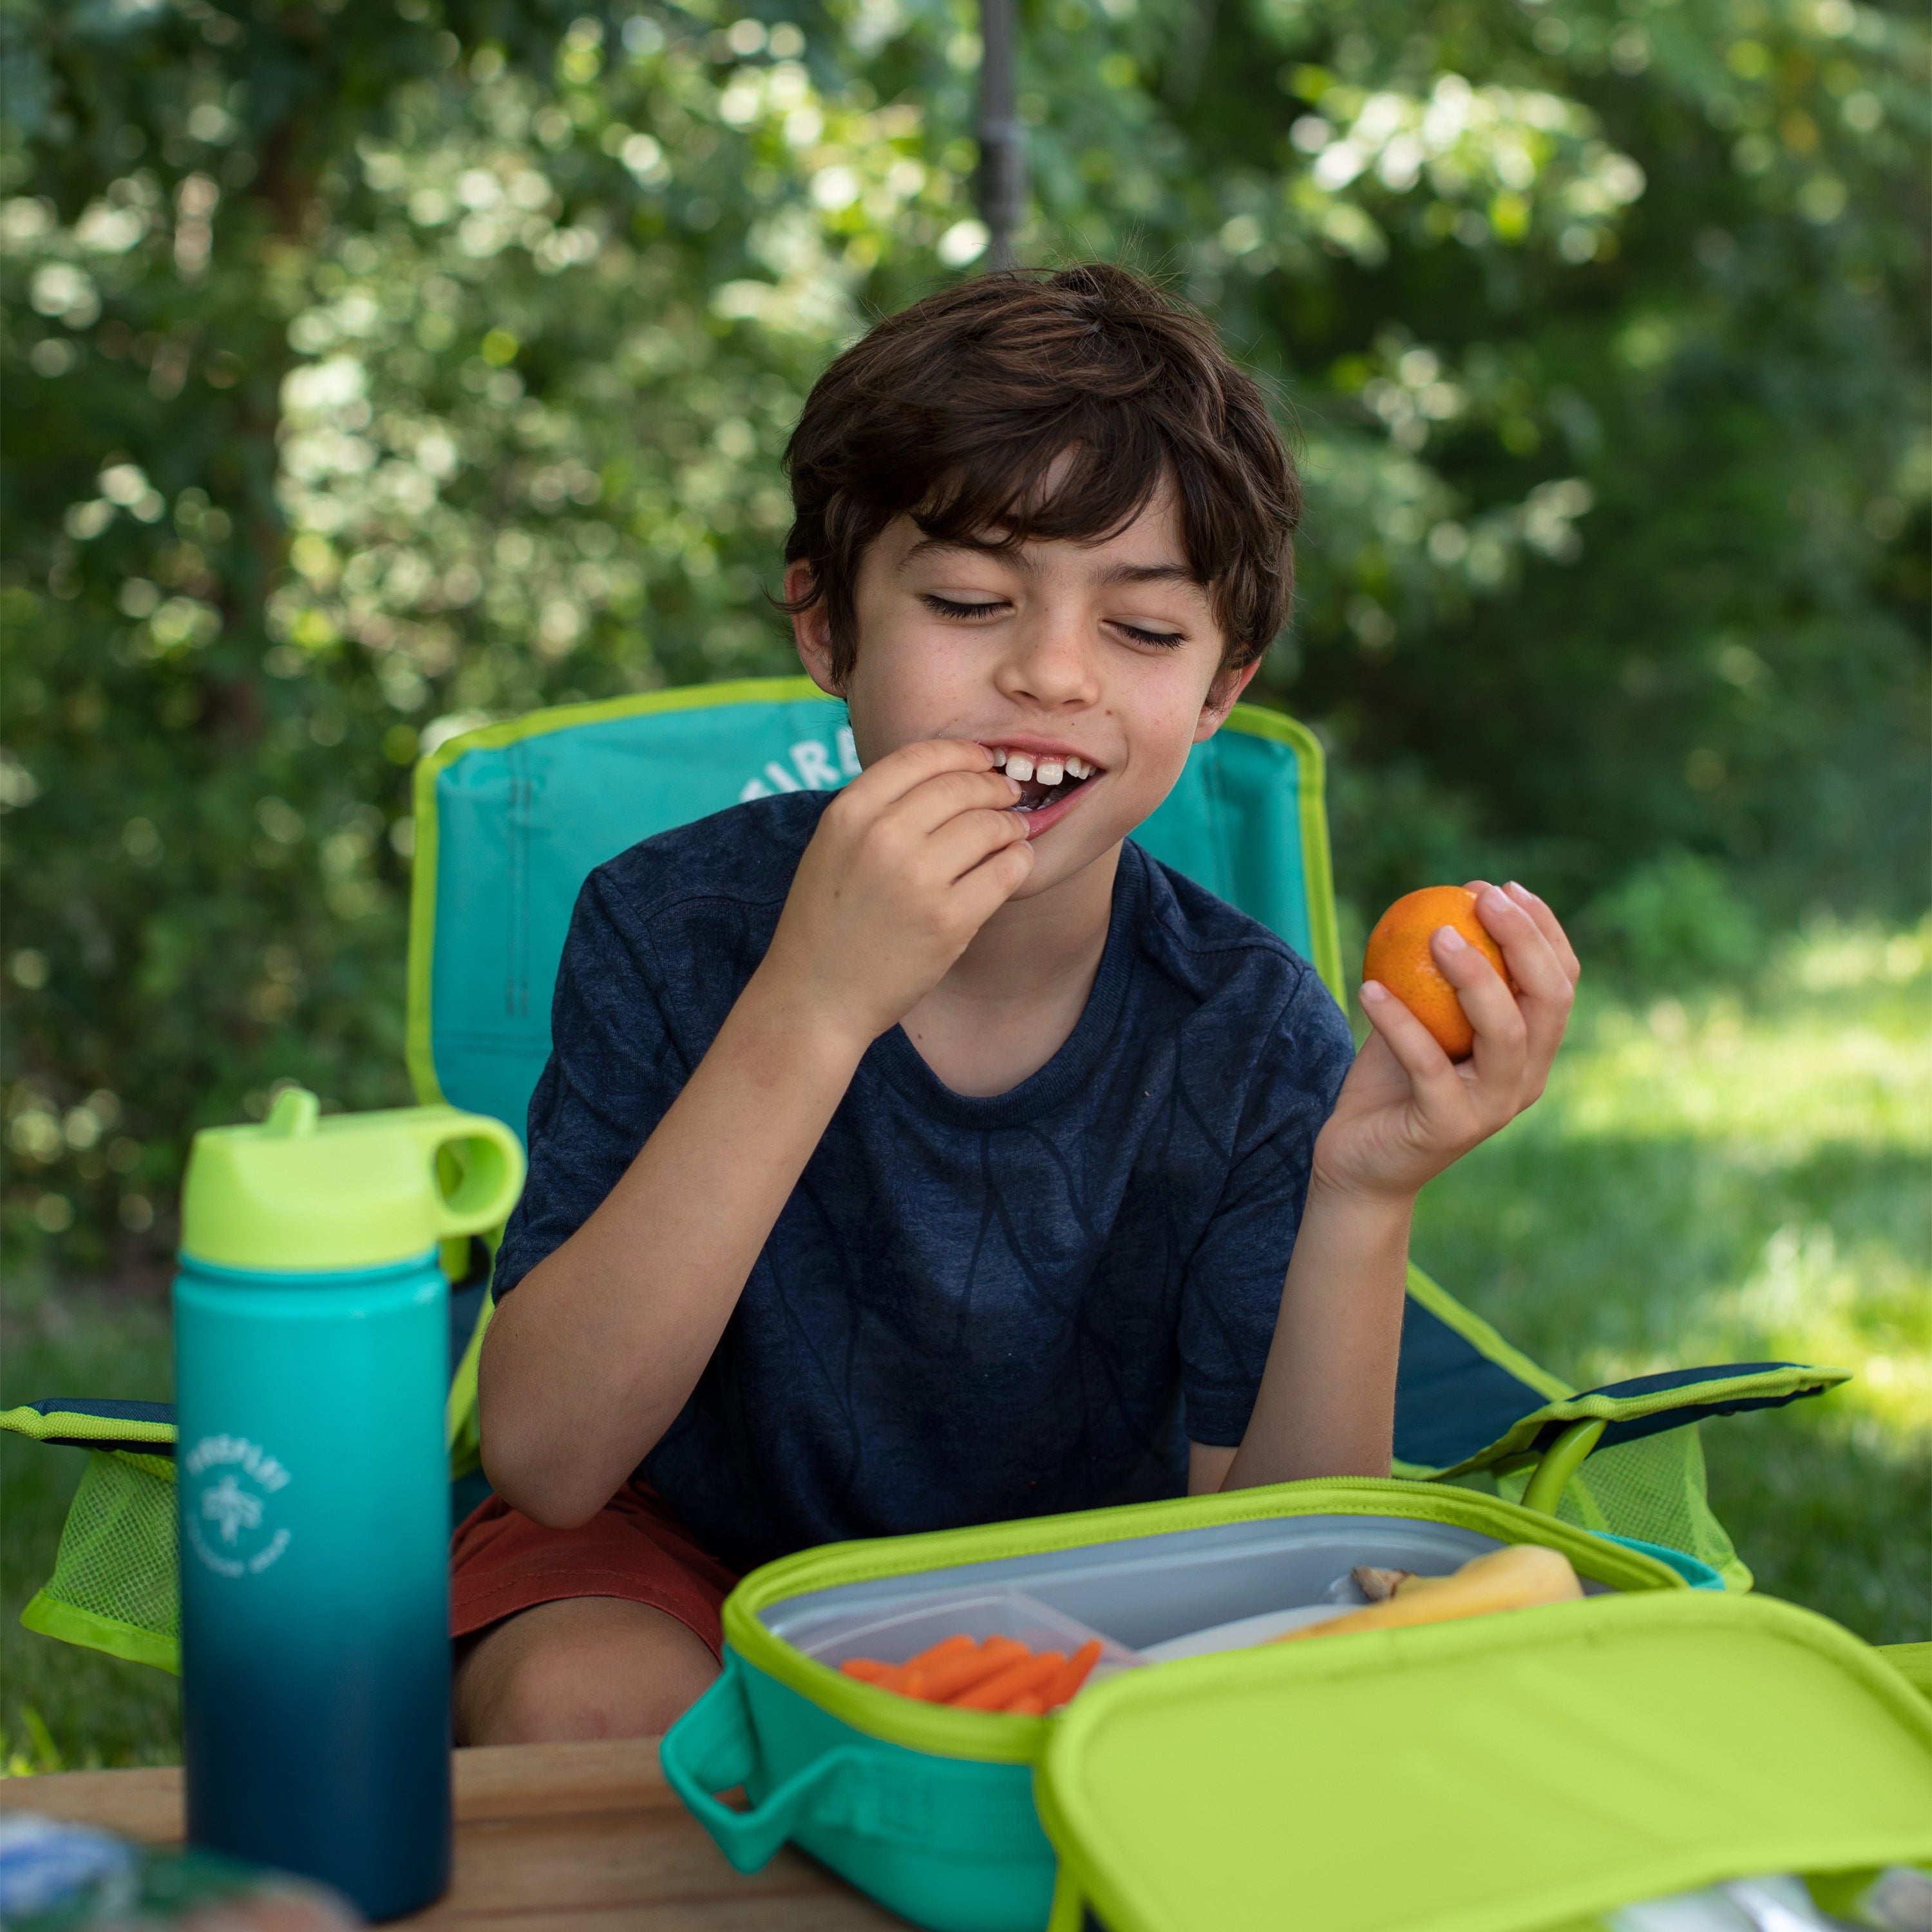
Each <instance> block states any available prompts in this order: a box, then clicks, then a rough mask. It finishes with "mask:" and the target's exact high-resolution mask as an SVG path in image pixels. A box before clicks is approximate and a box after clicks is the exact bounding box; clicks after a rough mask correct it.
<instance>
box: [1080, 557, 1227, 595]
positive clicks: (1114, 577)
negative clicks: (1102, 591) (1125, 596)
mask: <svg viewBox="0 0 1932 1932" xmlns="http://www.w3.org/2000/svg"><path fill="white" fill-rule="evenodd" d="M1100 581H1101V582H1102V583H1191V584H1193V586H1194V587H1195V588H1196V589H1197V590H1205V589H1206V588H1207V586H1206V585H1205V584H1204V583H1202V581H1201V580H1200V578H1199V577H1196V575H1195V574H1194V573H1193V571H1191V570H1190V569H1189V568H1188V567H1187V565H1186V564H1184V563H1117V564H1115V565H1113V566H1112V568H1110V569H1108V570H1106V571H1103V573H1102V574H1101V577H1100Z"/></svg>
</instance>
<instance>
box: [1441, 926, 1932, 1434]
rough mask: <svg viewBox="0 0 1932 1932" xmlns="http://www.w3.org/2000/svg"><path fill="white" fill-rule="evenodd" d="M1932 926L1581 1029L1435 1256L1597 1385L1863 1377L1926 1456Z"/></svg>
mask: <svg viewBox="0 0 1932 1932" xmlns="http://www.w3.org/2000/svg"><path fill="white" fill-rule="evenodd" d="M1928 994H1932V925H1928V926H1920V927H1918V928H1917V929H1914V930H1912V931H1909V932H1903V933H1899V932H1891V933H1888V932H1883V931H1882V930H1879V929H1873V928H1868V927H1856V928H1849V927H1843V926H1833V925H1822V926H1817V928H1815V929H1811V930H1809V931H1808V932H1807V933H1806V934H1805V935H1802V937H1800V938H1797V939H1795V940H1793V941H1791V942H1790V943H1789V944H1787V945H1786V946H1785V947H1783V948H1781V949H1780V950H1778V951H1777V952H1776V953H1775V954H1774V955H1773V956H1772V960H1771V961H1770V962H1769V964H1768V965H1767V967H1766V971H1765V972H1764V974H1763V977H1762V979H1761V980H1760V983H1759V984H1758V985H1757V986H1756V987H1754V988H1753V989H1748V990H1746V991H1743V992H1737V991H1727V992H1722V993H1712V994H1709V995H1706V996H1704V997H1702V998H1696V997H1689V996H1687V997H1685V998H1675V999H1667V1000H1664V1001H1658V1002H1655V1003H1654V1004H1651V1005H1649V1006H1648V1007H1635V1006H1622V1005H1616V1006H1611V1005H1605V1006H1601V1007H1598V1009H1597V1010H1596V1011H1595V1013H1591V1012H1589V1010H1587V1009H1586V1012H1585V1013H1584V1015H1583V1019H1582V1022H1581V1024H1580V1026H1579V1028H1578V1030H1577V1037H1575V1038H1574V1040H1573V1041H1572V1043H1571V1045H1570V1046H1568V1048H1567V1049H1565V1053H1564V1055H1563V1057H1562V1060H1561V1061H1560V1062H1559V1068H1558V1072H1557V1074H1556V1078H1555V1079H1553V1082H1552V1083H1551V1086H1550V1092H1549V1094H1548V1095H1547V1097H1546V1099H1545V1100H1544V1103H1543V1104H1542V1105H1541V1106H1540V1107H1539V1108H1538V1109H1537V1110H1536V1112H1535V1113H1534V1114H1532V1115H1529V1116H1528V1117H1527V1118H1525V1119H1524V1120H1523V1121H1522V1122H1520V1124H1518V1125H1517V1127H1514V1129H1512V1130H1511V1131H1510V1133H1508V1134H1506V1135H1505V1136H1503V1137H1502V1139H1501V1140H1500V1141H1499V1142H1498V1143H1496V1145H1493V1147H1491V1148H1485V1149H1484V1150H1483V1151H1481V1153H1479V1154H1478V1155H1477V1156H1476V1157H1474V1158H1473V1159H1472V1160H1470V1161H1469V1162H1467V1163H1465V1164H1464V1165H1463V1167H1462V1168H1460V1169H1457V1170H1455V1171H1454V1172H1451V1174H1450V1175H1447V1176H1445V1178H1444V1179H1443V1180H1442V1181H1439V1182H1438V1183H1437V1184H1436V1185H1435V1186H1434V1187H1433V1188H1432V1189H1431V1190H1430V1192H1429V1194H1428V1195H1427V1197H1426V1198H1425V1199H1424V1204H1423V1209H1422V1212H1421V1217H1420V1220H1419V1226H1418V1243H1417V1245H1418V1254H1419V1255H1420V1256H1421V1259H1423V1261H1424V1265H1427V1266H1430V1267H1432V1268H1436V1269H1438V1270H1439V1271H1443V1272H1444V1274H1445V1280H1447V1281H1448V1284H1449V1285H1450V1286H1451V1287H1452V1288H1453V1289H1455V1291H1456V1292H1458V1293H1460V1294H1463V1295H1466V1297H1467V1298H1469V1300H1470V1301H1472V1303H1473V1304H1475V1306H1476V1307H1478V1308H1479V1309H1481V1310H1482V1312H1483V1313H1485V1314H1486V1315H1487V1316H1490V1319H1493V1320H1495V1321H1496V1322H1498V1323H1499V1325H1501V1326H1502V1328H1504V1329H1505V1332H1507V1333H1508V1334H1511V1336H1512V1337H1513V1338H1514V1339H1516V1340H1518V1341H1519V1342H1520V1343H1522V1345H1523V1346H1525V1347H1526V1348H1528V1349H1530V1351H1531V1352H1532V1353H1535V1354H1539V1355H1544V1357H1546V1358H1547V1359H1548V1360H1549V1361H1550V1365H1551V1366H1552V1367H1554V1368H1556V1370H1559V1373H1564V1374H1565V1375H1568V1376H1571V1377H1572V1378H1573V1379H1575V1380H1577V1382H1580V1383H1586V1384H1587V1383H1592V1382H1604V1381H1609V1380H1613V1379H1616V1378H1619V1377H1621V1376H1632V1375H1640V1374H1644V1373H1649V1372H1652V1371H1653V1370H1659V1369H1664V1368H1668V1367H1676V1366H1679V1365H1684V1364H1691V1363H1695V1362H1699V1361H1725V1360H1746V1359H1751V1358H1759V1359H1762V1358H1782V1359H1792V1360H1797V1361H1811V1362H1818V1363H1826V1364H1834V1365H1836V1366H1838V1367H1845V1368H1849V1369H1850V1370H1852V1371H1853V1372H1854V1375H1855V1380H1854V1381H1853V1382H1852V1383H1851V1384H1849V1385H1848V1386H1847V1387H1846V1388H1844V1389H1843V1390H1841V1391H1839V1392H1838V1393H1837V1394H1834V1395H1832V1396H1831V1397H1828V1398H1827V1399H1826V1400H1827V1403H1828V1405H1829V1408H1830V1409H1831V1410H1832V1413H1833V1414H1834V1415H1836V1416H1839V1417H1841V1418H1843V1420H1844V1421H1846V1422H1847V1423H1849V1422H1850V1421H1852V1420H1854V1419H1855V1420H1856V1421H1858V1423H1859V1424H1861V1425H1864V1426H1866V1427H1876V1429H1877V1430H1879V1432H1880V1433H1881V1434H1882V1436H1885V1437H1886V1438H1888V1439H1891V1441H1893V1442H1894V1444H1895V1445H1896V1446H1897V1448H1898V1449H1899V1450H1900V1451H1903V1446H1904V1444H1905V1442H1906V1440H1907V1439H1911V1438H1915V1436H1917V1435H1918V1433H1919V1432H1921V1431H1924V1432H1929V1433H1932V1214H1928V1211H1927V1189H1926V1187H1925V1184H1924V1179H1925V1171H1926V1170H1925V1166H1924V1156H1925V1154H1926V1153H1927V1150H1928V1148H1932V1029H1928V1028H1927V1026H1926V1025H1925V1024H1924V1021H1925V1014H1926V1007H1927V995H1928Z"/></svg>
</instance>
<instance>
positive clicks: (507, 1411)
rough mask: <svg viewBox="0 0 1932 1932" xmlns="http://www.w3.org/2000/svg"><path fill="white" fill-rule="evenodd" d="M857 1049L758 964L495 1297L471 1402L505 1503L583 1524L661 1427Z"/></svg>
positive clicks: (842, 1086) (692, 1375) (691, 1382)
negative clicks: (642, 1122)
mask: <svg viewBox="0 0 1932 1932" xmlns="http://www.w3.org/2000/svg"><path fill="white" fill-rule="evenodd" d="M866 1044H867V1043H866V1042H865V1041H864V1040H859V1039H856V1037H852V1036H851V1035H850V1033H849V1031H841V1028H839V1027H838V1025H836V1024H835V1023H832V1022H828V1021H827V1020H826V1019H825V1018H824V1017H823V1016H822V1015H817V1016H815V1015H814V1014H813V1013H811V1012H809V1011H808V1010H805V1008H804V1007H803V1006H802V1004H801V1003H800V1002H799V1001H798V1000H797V999H796V998H795V997H794V996H793V994H792V993H791V992H790V989H789V988H788V987H787V985H786V984H785V983H784V981H783V980H781V979H780V978H778V977H775V976H768V975H767V974H766V972H765V971H764V970H763V969H760V972H759V973H758V974H754V976H753V977H752V979H751V981H750V983H748V985H747V986H746V987H745V991H744V992H743V993H742V995H739V999H738V1001H737V1003H736V1005H735V1006H734V1007H733V1008H732V1010H731V1012H730V1014H729V1016H727V1019H726V1020H725V1022H724V1025H723V1026H722V1027H721V1028H720V1029H719V1031H718V1037H717V1038H716V1040H715V1041H714V1042H713V1043H712V1046H711V1049H710V1051H709V1052H708V1053H706V1055H705V1057H704V1058H703V1061H701V1062H700V1064H699V1066H698V1067H697V1070H696V1071H695V1072H694V1073H693V1074H692V1076H691V1079H689V1081H688V1082H686V1083H685V1088H684V1091H682V1093H681V1094H679V1097H678V1098H677V1100H676V1102H675V1103H673V1106H671V1108H670V1110H669V1112H667V1113H666V1114H665V1115H664V1118H663V1119H662V1120H661V1121H660V1122H659V1123H658V1127H657V1130H656V1131H655V1133H652V1136H651V1137H650V1139H649V1140H648V1141H647V1142H646V1143H645V1145H644V1146H643V1149H642V1150H641V1151H640V1153H639V1154H638V1155H637V1158H636V1159H635V1160H634V1161H632V1163H631V1166H630V1167H629V1168H628V1169H627V1170H626V1171H625V1174H624V1176H623V1178H622V1179H621V1180H620V1181H619V1182H618V1183H617V1184H616V1187H614V1188H613V1189H612V1190H611V1191H610V1195H609V1196H607V1198H606V1199H605V1200H604V1203H603V1205H601V1207H599V1208H598V1210H597V1211H596V1212H595V1214H592V1216H591V1217H590V1218H589V1220H587V1221H586V1222H585V1223H584V1224H583V1226H582V1227H581V1228H580V1229H578V1230H577V1232H576V1233H575V1234H574V1235H572V1236H571V1238H570V1239H569V1240H568V1241H566V1242H565V1243H564V1244H563V1245H562V1247H559V1248H558V1249H557V1250H556V1251H555V1252H554V1253H552V1254H550V1255H549V1256H547V1257H546V1258H545V1259H544V1260H543V1261H542V1262H540V1263H539V1264H538V1265H537V1266H536V1267H535V1268H532V1270H531V1271H530V1272H529V1274H528V1275H526V1277H524V1278H523V1280H522V1281H521V1282H520V1283H519V1284H518V1285H517V1291H516V1292H515V1294H514V1295H511V1296H510V1297H509V1298H508V1299H507V1300H506V1301H505V1302H504V1304H503V1306H502V1309H501V1310H499V1313H498V1314H497V1316H496V1319H495V1320H494V1321H493V1322H492V1323H491V1325H490V1331H489V1334H488V1336H487V1340H486V1341H485V1343H484V1350H483V1356H482V1360H481V1365H480V1367H481V1373H480V1376H479V1388H478V1396H479V1402H480V1405H481V1415H480V1420H481V1428H482V1439H483V1443H484V1462H485V1466H486V1468H487V1471H488V1473H489V1475H490V1481H491V1482H492V1483H493V1484H494V1486H495V1487H496V1489H497V1490H498V1491H499V1493H501V1494H502V1496H504V1498H505V1500H506V1501H507V1502H509V1503H511V1505H513V1506H514V1508H518V1509H520V1510H522V1511H523V1512H524V1514H526V1515H529V1516H532V1517H535V1518H536V1519H537V1520H538V1521H541V1522H545V1523H551V1524H553V1525H557V1526H567V1525H568V1524H571V1523H577V1522H581V1521H584V1520H587V1519H588V1517H589V1516H590V1515H591V1514H592V1513H593V1512H594V1511H596V1510H597V1509H598V1508H601V1506H602V1505H603V1504H604V1502H605V1501H606V1500H607V1499H608V1498H609V1497H610V1496H611V1495H612V1494H613V1493H614V1492H615V1491H616V1489H617V1488H618V1487H619V1485H620V1484H622V1481H624V1479H625V1477H626V1476H627V1475H628V1474H629V1473H630V1472H631V1469H633V1468H634V1466H636V1464H637V1462H638V1460H640V1458H641V1457H643V1456H644V1455H645V1454H646V1453H648V1451H649V1450H650V1449H651V1448H652V1447H653V1446H654V1445H655V1443H656V1442H658V1439H659V1438H660V1437H661V1436H662V1435H663V1434H664V1431H665V1430H667V1428H668V1427H670V1424H671V1423H672V1422H673V1420H675V1418H676V1416H677V1414H678V1412H679V1410H680V1409H682V1407H683V1406H684V1403H685V1400H686V1399H687V1398H688V1397H689V1395H690V1394H691V1390H692V1389H693V1388H695V1387H696V1385H697V1380H698V1378H699V1376H700V1375H701V1374H702V1373H703V1370H704V1366H705V1364H706V1362H707V1361H709V1359H710V1357H711V1354H712V1350H713V1349H715V1346H717V1343H718V1337H719V1336H720V1335H721V1334H722V1333H723V1331H724V1325H725V1324H726V1323H727V1322H728V1321H729V1320H730V1316H731V1311H732V1310H733V1308H734V1307H736V1304H737V1300H738V1296H739V1293H740V1292H741V1291H742V1289H743V1287H744V1285H745V1280H746V1278H747V1277H748V1276H749V1274H750V1273H751V1268H752V1265H753V1264H754V1262H756V1260H757V1256H758V1253H759V1250H760V1248H762V1247H763V1245H764V1242H765V1240H766V1237H767V1236H768V1235H769V1233H770V1232H771V1230H772V1224H773V1223H775V1221H776V1220H777V1219H778V1214H779V1212H780V1211H781V1209H782V1208H784V1204H785V1202H786V1199H787V1197H788V1196H790V1193H791V1190H792V1189H793V1187H794V1186H795V1185H796V1182H797V1180H798V1178H799V1175H800V1173H802V1172H803V1170H804V1168H805V1163H806V1162H807V1161H808V1160H809V1159H810V1158H811V1153H812V1150H813V1149H814V1148H815V1147H816V1146H817V1144H818V1141H819V1138H820V1136H821V1135H822V1134H823V1132H824V1130H825V1128H826V1124H827V1123H828V1122H829V1121H830V1119H831V1118H832V1113H833V1112H834V1111H835V1109H836V1108H837V1107H838V1103H839V1101H840V1100H841V1098H842V1097H844V1093H845V1091H846V1089H847V1087H848V1086H849V1085H850V1083H851V1079H852V1076H853V1073H854V1071H855V1070H856V1068H857V1066H858V1064H859V1058H861V1056H862V1055H863V1053H864V1052H865V1046H866Z"/></svg>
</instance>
